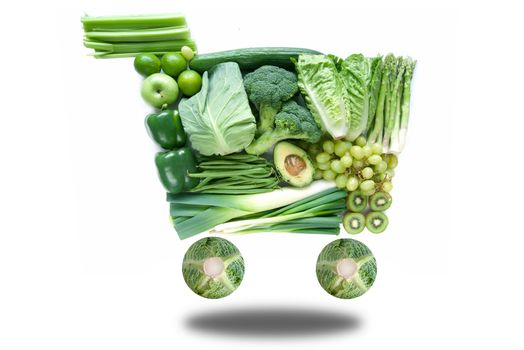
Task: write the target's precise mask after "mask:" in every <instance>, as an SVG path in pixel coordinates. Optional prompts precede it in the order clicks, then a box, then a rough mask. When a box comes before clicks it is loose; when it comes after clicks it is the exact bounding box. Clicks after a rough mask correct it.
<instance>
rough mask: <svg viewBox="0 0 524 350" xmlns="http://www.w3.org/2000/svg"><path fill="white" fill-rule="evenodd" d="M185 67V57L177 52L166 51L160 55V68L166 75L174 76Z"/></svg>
mask: <svg viewBox="0 0 524 350" xmlns="http://www.w3.org/2000/svg"><path fill="white" fill-rule="evenodd" d="M186 68H187V62H186V59H185V58H184V56H182V55H181V54H179V53H178V52H167V53H165V54H164V55H163V56H162V70H163V71H164V73H166V74H167V75H169V76H172V77H173V78H176V77H178V75H179V74H180V73H182V72H183V71H185V70H186Z"/></svg>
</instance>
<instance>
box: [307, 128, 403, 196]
mask: <svg viewBox="0 0 524 350" xmlns="http://www.w3.org/2000/svg"><path fill="white" fill-rule="evenodd" d="M383 149H384V148H383V146H382V144H381V143H378V142H377V143H372V144H368V142H367V140H366V138H365V137H364V136H360V137H358V138H357V139H356V140H355V142H354V143H351V142H349V141H345V140H325V141H323V142H322V141H321V142H320V143H316V144H311V145H310V146H309V147H308V153H309V155H310V156H311V158H312V159H313V162H314V165H315V178H316V179H324V180H328V181H335V184H336V186H337V187H338V188H340V189H344V188H345V189H346V190H347V191H348V192H353V191H356V190H360V191H362V194H363V195H366V196H371V195H373V194H374V193H376V192H380V191H382V192H388V193H389V192H391V190H392V189H393V184H392V183H391V180H392V179H393V176H394V175H395V171H394V169H395V168H396V167H397V165H398V158H397V156H396V155H394V154H389V153H388V154H386V153H383Z"/></svg>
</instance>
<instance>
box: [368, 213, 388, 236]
mask: <svg viewBox="0 0 524 350" xmlns="http://www.w3.org/2000/svg"><path fill="white" fill-rule="evenodd" d="M366 227H367V228H368V230H369V231H370V232H373V233H381V232H384V230H385V229H386V227H388V217H387V216H386V214H384V213H383V212H381V211H370V212H369V213H368V215H367V216H366Z"/></svg>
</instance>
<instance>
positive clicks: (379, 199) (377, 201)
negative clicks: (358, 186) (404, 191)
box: [369, 192, 393, 211]
mask: <svg viewBox="0 0 524 350" xmlns="http://www.w3.org/2000/svg"><path fill="white" fill-rule="evenodd" d="M392 201H393V198H391V195H390V194H389V193H386V192H377V193H375V194H374V195H372V196H371V198H369V207H370V208H371V210H374V211H384V210H386V209H388V208H389V207H390V206H391V202H392Z"/></svg>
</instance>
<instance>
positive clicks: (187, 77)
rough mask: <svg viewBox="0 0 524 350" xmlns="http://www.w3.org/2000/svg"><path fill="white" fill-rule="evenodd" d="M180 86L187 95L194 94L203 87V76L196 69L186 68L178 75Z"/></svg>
mask: <svg viewBox="0 0 524 350" xmlns="http://www.w3.org/2000/svg"><path fill="white" fill-rule="evenodd" d="M178 87H179V88H180V91H182V93H183V94H184V95H186V96H193V95H194V94H196V93H197V92H199V91H200V88H201V87H202V77H201V76H200V74H198V73H197V72H195V71H194V70H190V69H189V70H186V71H183V72H182V73H180V75H179V76H178Z"/></svg>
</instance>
